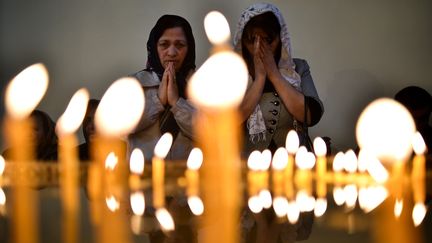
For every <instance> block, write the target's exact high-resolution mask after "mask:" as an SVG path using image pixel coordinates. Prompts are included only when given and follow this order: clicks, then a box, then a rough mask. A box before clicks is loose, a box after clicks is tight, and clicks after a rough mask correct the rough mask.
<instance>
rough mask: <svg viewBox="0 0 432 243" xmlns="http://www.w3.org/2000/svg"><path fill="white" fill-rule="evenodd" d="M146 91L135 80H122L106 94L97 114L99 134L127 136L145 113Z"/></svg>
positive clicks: (116, 82)
mask: <svg viewBox="0 0 432 243" xmlns="http://www.w3.org/2000/svg"><path fill="white" fill-rule="evenodd" d="M144 100H145V99H144V91H143V88H142V87H141V85H140V83H139V82H138V81H137V80H136V79H134V78H121V79H119V80H117V81H115V82H114V83H113V84H112V85H111V86H110V87H109V88H108V90H107V91H106V92H105V94H104V96H103V97H102V99H101V101H100V103H99V106H98V109H97V110H96V113H95V126H96V129H97V131H98V132H100V133H101V134H103V135H105V136H108V137H122V136H126V135H127V134H129V133H130V132H132V130H133V129H134V128H135V126H136V125H137V124H138V122H139V120H140V118H141V115H142V113H143V111H144Z"/></svg>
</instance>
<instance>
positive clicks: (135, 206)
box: [130, 192, 145, 216]
mask: <svg viewBox="0 0 432 243" xmlns="http://www.w3.org/2000/svg"><path fill="white" fill-rule="evenodd" d="M130 201H131V208H132V212H133V213H134V214H135V215H138V216H142V215H144V211H145V198H144V193H143V192H134V193H132V194H131V195H130Z"/></svg>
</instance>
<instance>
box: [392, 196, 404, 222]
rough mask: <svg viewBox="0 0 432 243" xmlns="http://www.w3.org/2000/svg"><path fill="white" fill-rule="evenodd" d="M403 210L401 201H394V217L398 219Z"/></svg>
mask: <svg viewBox="0 0 432 243" xmlns="http://www.w3.org/2000/svg"><path fill="white" fill-rule="evenodd" d="M402 210H403V199H396V202H395V206H394V210H393V211H394V216H395V217H396V218H399V217H400V216H401V214H402Z"/></svg>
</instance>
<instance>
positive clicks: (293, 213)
mask: <svg viewBox="0 0 432 243" xmlns="http://www.w3.org/2000/svg"><path fill="white" fill-rule="evenodd" d="M299 217H300V208H299V206H298V205H297V203H296V202H295V201H291V202H288V213H287V218H288V221H289V222H290V223H291V224H295V223H297V221H298V219H299Z"/></svg>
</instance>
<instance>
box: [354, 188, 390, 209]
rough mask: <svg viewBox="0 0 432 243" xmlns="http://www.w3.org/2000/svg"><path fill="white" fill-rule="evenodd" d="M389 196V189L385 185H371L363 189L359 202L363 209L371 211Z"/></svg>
mask: <svg viewBox="0 0 432 243" xmlns="http://www.w3.org/2000/svg"><path fill="white" fill-rule="evenodd" d="M387 196H388V191H387V189H386V188H385V187H383V186H371V187H368V188H367V189H365V190H361V193H360V194H359V202H361V205H363V206H362V209H363V210H364V211H365V212H366V213H369V212H371V211H372V210H374V209H375V208H376V207H378V206H379V205H380V204H381V203H382V202H384V200H385V199H386V198H387Z"/></svg>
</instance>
